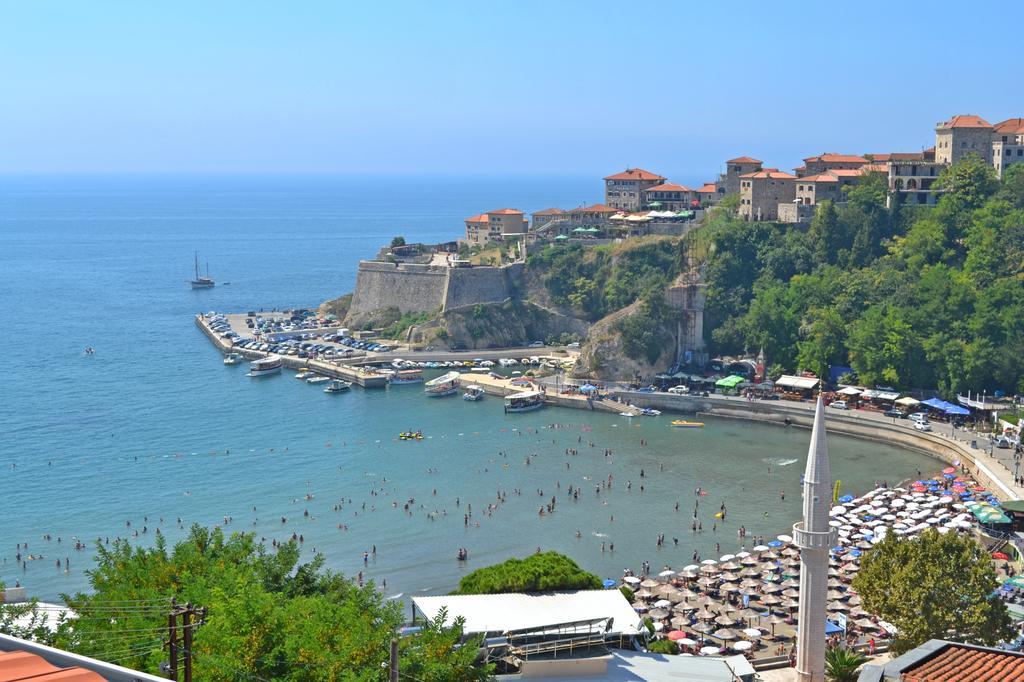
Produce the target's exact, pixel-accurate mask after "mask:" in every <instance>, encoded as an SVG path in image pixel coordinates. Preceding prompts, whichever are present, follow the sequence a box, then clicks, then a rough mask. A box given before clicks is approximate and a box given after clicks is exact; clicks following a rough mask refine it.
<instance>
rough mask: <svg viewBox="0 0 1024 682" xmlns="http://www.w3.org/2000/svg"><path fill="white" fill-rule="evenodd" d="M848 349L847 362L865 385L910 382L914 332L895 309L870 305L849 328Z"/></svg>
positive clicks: (913, 354)
mask: <svg viewBox="0 0 1024 682" xmlns="http://www.w3.org/2000/svg"><path fill="white" fill-rule="evenodd" d="M849 350H850V365H851V366H852V367H853V369H854V371H855V372H857V376H858V377H860V380H861V381H863V382H864V383H865V384H868V385H875V384H895V385H900V384H905V383H908V382H909V381H910V378H911V376H912V374H911V365H910V362H911V360H912V359H913V358H914V357H915V352H914V351H915V335H914V331H913V329H911V327H910V325H908V324H907V323H906V322H905V321H904V320H903V319H902V315H901V312H900V310H899V309H898V308H895V307H892V306H872V307H871V308H869V309H868V310H867V312H866V313H865V314H864V316H863V317H862V318H860V319H859V320H857V321H856V322H855V323H854V324H853V325H852V326H851V328H850V337H849Z"/></svg>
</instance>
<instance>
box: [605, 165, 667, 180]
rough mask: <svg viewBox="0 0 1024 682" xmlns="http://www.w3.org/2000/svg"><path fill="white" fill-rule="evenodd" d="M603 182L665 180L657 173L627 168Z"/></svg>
mask: <svg viewBox="0 0 1024 682" xmlns="http://www.w3.org/2000/svg"><path fill="white" fill-rule="evenodd" d="M605 180H665V178H663V177H661V176H660V175H658V174H657V173H651V172H649V171H645V170H644V169H643V168H627V169H626V170H624V171H623V172H621V173H616V174H615V175H609V176H608V177H606V178H605Z"/></svg>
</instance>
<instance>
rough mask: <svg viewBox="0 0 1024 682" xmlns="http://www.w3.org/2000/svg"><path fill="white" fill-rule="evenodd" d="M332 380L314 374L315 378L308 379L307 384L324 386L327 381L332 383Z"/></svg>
mask: <svg viewBox="0 0 1024 682" xmlns="http://www.w3.org/2000/svg"><path fill="white" fill-rule="evenodd" d="M330 380H331V378H330V377H325V376H321V375H319V374H314V375H313V376H311V377H309V378H308V379H306V383H307V384H322V383H324V382H325V381H330Z"/></svg>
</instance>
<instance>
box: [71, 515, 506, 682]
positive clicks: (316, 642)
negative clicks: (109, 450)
mask: <svg viewBox="0 0 1024 682" xmlns="http://www.w3.org/2000/svg"><path fill="white" fill-rule="evenodd" d="M98 549H99V553H98V556H97V558H96V563H97V565H96V568H95V569H93V570H91V571H90V573H89V579H90V583H91V587H92V592H90V593H88V594H86V593H82V594H78V595H74V596H66V597H65V598H66V600H67V601H68V603H69V605H70V606H71V607H72V608H74V610H75V611H76V612H77V613H78V614H79V618H76V619H73V620H69V621H67V622H66V623H64V624H63V625H62V626H61V627H60V629H59V632H58V634H57V637H56V644H57V646H60V647H63V648H66V649H69V650H72V651H76V652H79V653H83V654H86V655H90V656H95V657H98V658H101V659H104V660H108V661H117V662H119V663H122V664H124V665H127V666H129V667H134V668H137V669H139V670H143V671H148V672H152V673H157V672H158V666H159V664H160V662H161V661H163V660H166V657H167V653H166V651H165V649H164V644H163V642H164V640H165V639H166V636H167V633H166V624H167V612H168V603H169V600H170V598H171V597H176V598H177V599H178V600H179V602H186V601H188V602H192V603H194V604H201V605H203V606H206V607H207V608H208V616H207V622H206V623H205V624H204V625H202V626H201V627H198V628H196V629H195V630H194V633H195V634H194V636H195V639H194V642H193V652H194V655H195V656H194V660H195V678H196V679H197V680H224V681H227V680H238V679H246V678H251V679H268V680H269V679H273V680H296V681H299V680H302V681H306V680H310V681H312V680H368V681H369V680H386V679H387V669H386V668H382V667H381V665H382V663H385V662H386V661H387V660H388V648H389V643H390V640H391V638H392V637H393V636H394V633H395V630H396V628H398V627H399V626H400V625H401V624H402V622H403V617H402V613H401V606H400V605H399V604H398V603H397V602H386V601H384V599H383V597H382V596H381V594H380V593H379V592H378V591H377V590H376V589H374V587H373V586H372V585H368V586H365V587H359V586H357V585H356V584H354V583H353V582H352V581H351V580H349V579H347V578H344V577H343V576H341V575H340V574H337V573H333V572H330V571H327V570H324V569H323V566H322V563H323V562H322V558H317V559H315V560H313V561H312V562H310V563H307V564H299V561H298V560H299V551H298V549H297V547H296V546H295V544H294V543H289V544H285V545H282V546H281V547H279V548H278V549H276V550H273V551H271V550H267V549H266V548H265V547H264V546H263V545H261V544H258V543H257V542H255V540H254V538H253V536H252V535H249V534H234V535H231V536H230V537H225V536H224V534H223V533H222V532H221V530H220V529H215V530H212V531H211V530H207V529H205V528H201V527H198V526H194V527H193V528H192V529H191V532H190V534H189V536H188V538H187V539H185V540H183V541H181V542H179V543H178V544H176V545H175V546H174V547H173V548H172V549H168V548H167V546H166V544H165V542H164V540H163V538H162V537H161V536H158V538H157V541H156V544H155V546H154V547H153V548H151V549H142V548H133V547H132V546H130V544H129V543H128V542H127V541H118V542H116V543H114V544H112V545H111V546H109V547H106V546H103V545H100V546H99V548H98ZM461 637H462V632H461V622H456V623H454V624H446V623H444V622H443V621H438V622H431V623H428V624H427V626H426V628H425V629H424V632H423V633H421V634H418V635H415V636H412V637H404V638H402V640H401V643H400V649H401V653H400V655H401V659H402V666H403V670H408V671H413V670H415V671H416V673H415V676H416V678H417V679H421V680H481V679H487V678H488V677H489V673H490V669H489V668H481V667H477V666H475V665H474V660H475V657H476V648H477V646H478V645H479V642H478V641H476V640H471V641H470V642H469V643H467V644H466V646H464V647H457V646H456V644H458V643H459V642H460V640H461Z"/></svg>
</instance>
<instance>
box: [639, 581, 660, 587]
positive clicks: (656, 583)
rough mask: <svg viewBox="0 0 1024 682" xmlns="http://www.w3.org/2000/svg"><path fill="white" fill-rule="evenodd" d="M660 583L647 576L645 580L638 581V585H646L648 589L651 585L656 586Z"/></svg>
mask: <svg viewBox="0 0 1024 682" xmlns="http://www.w3.org/2000/svg"><path fill="white" fill-rule="evenodd" d="M660 584H661V583H659V582H658V581H657V580H651V579H650V578H647V579H646V580H644V581H643V582H641V583H640V587H646V588H647V589H650V588H652V587H657V586H658V585H660Z"/></svg>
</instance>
